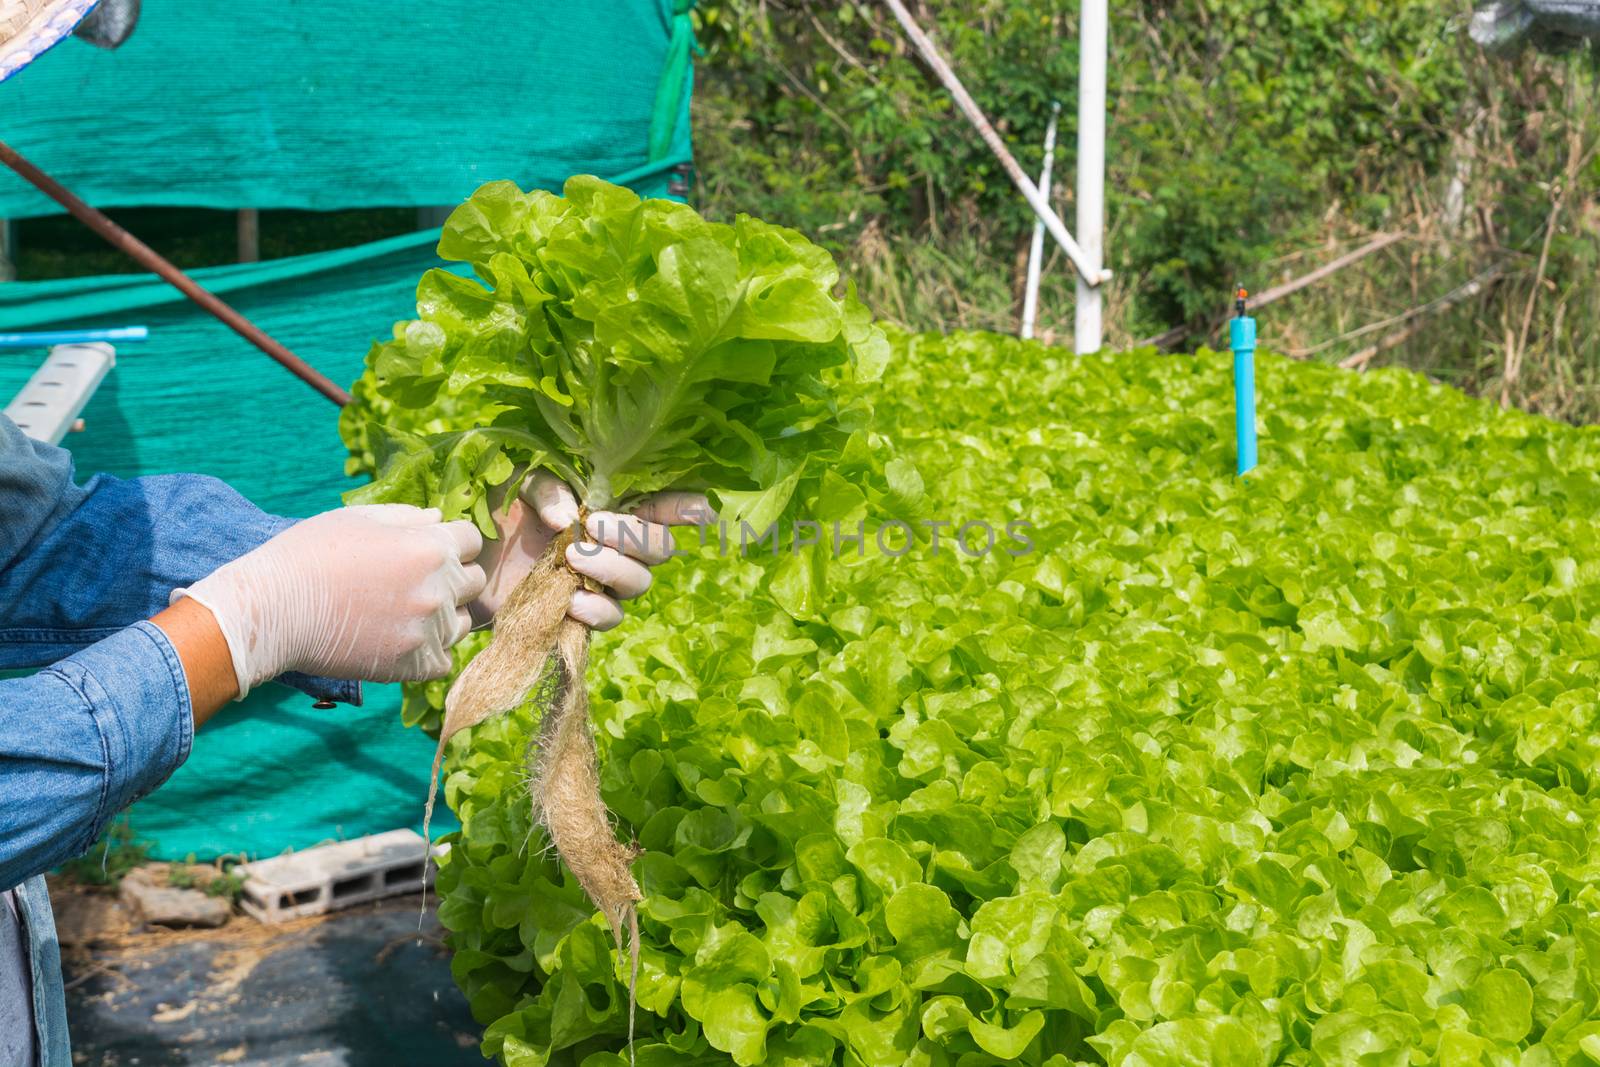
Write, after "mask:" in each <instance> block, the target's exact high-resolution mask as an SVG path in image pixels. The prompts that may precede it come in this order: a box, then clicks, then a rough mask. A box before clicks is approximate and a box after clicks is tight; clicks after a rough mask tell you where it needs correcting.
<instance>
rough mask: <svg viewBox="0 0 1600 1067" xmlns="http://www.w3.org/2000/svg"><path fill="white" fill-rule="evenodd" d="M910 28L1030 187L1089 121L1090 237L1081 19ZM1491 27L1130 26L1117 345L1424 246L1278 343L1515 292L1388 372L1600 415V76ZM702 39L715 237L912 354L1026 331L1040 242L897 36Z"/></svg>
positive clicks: (1271, 11)
mask: <svg viewBox="0 0 1600 1067" xmlns="http://www.w3.org/2000/svg"><path fill="white" fill-rule="evenodd" d="M912 7H913V10H914V12H915V13H916V14H917V15H918V17H919V18H920V19H921V21H922V22H923V24H924V25H925V26H926V27H928V28H929V29H930V31H932V32H933V33H934V36H935V37H936V38H937V39H938V40H939V42H940V43H941V46H942V47H943V48H944V50H945V51H946V53H947V54H948V55H949V56H950V57H951V59H952V63H953V65H954V67H955V68H956V70H957V71H958V73H959V74H960V75H961V76H962V78H963V79H964V81H965V83H966V85H967V87H968V89H969V90H970V91H971V92H972V94H973V95H974V97H975V98H976V99H977V100H978V102H979V104H980V105H981V106H982V107H983V108H984V109H985V111H986V113H987V114H988V115H989V116H990V117H991V118H992V119H993V120H994V121H995V123H996V126H997V127H998V128H999V129H1000V130H1001V132H1002V134H1003V135H1004V136H1005V137H1006V139H1007V141H1008V142H1009V143H1010V145H1011V147H1012V149H1013V151H1014V152H1015V154H1016V155H1017V156H1018V158H1019V159H1020V160H1021V161H1022V162H1023V164H1024V166H1025V167H1026V168H1027V169H1029V170H1031V171H1034V172H1037V169H1038V166H1039V163H1040V153H1041V148H1040V146H1041V145H1042V143H1043V139H1044V129H1045V125H1046V123H1047V121H1048V117H1049V109H1050V103H1051V101H1052V100H1057V99H1058V100H1060V101H1061V102H1062V103H1063V118H1064V123H1063V151H1062V153H1061V154H1060V155H1059V156H1058V160H1057V171H1056V173H1057V175H1058V179H1057V187H1058V203H1059V210H1060V211H1061V212H1062V214H1063V216H1064V217H1065V218H1067V219H1068V220H1069V221H1070V220H1071V219H1072V218H1073V208H1072V173H1073V165H1074V160H1073V139H1072V130H1073V126H1074V123H1075V113H1076V112H1075V108H1076V87H1077V69H1076V55H1077V53H1076V33H1077V29H1076V27H1077V4H1076V2H1074V0H952V2H941V3H937V4H934V3H923V4H920V5H918V4H913V5H912ZM1469 13H1470V5H1469V4H1468V3H1467V2H1466V0H1308V2H1304V3H1295V4H1281V3H1275V2H1271V0H1134V2H1129V3H1118V4H1114V5H1113V6H1112V11H1111V35H1112V42H1111V55H1112V62H1111V84H1110V86H1109V99H1110V116H1109V144H1108V168H1109V171H1108V190H1107V193H1108V203H1109V227H1110V228H1109V232H1108V239H1107V247H1108V264H1109V265H1110V266H1111V267H1112V268H1113V269H1115V270H1116V271H1117V272H1118V278H1117V280H1116V281H1115V282H1114V283H1113V284H1112V286H1111V287H1110V289H1109V295H1108V300H1109V304H1108V309H1109V315H1108V319H1109V337H1108V344H1109V345H1110V346H1111V347H1126V346H1127V345H1129V344H1131V343H1133V342H1135V341H1137V340H1138V339H1140V338H1145V337H1151V336H1153V335H1156V334H1159V333H1161V332H1163V331H1165V330H1167V329H1169V328H1170V327H1174V326H1177V325H1182V324H1187V325H1188V326H1190V327H1192V328H1194V331H1195V334H1194V337H1195V339H1205V338H1207V337H1208V334H1207V332H1206V330H1205V329H1204V327H1207V326H1209V325H1210V323H1211V322H1212V321H1213V316H1214V315H1215V314H1217V313H1218V312H1219V311H1220V310H1221V308H1222V306H1223V305H1224V304H1225V302H1226V295H1227V293H1228V291H1229V286H1230V284H1232V283H1233V282H1234V281H1235V280H1241V281H1244V282H1245V283H1246V284H1249V285H1250V286H1251V287H1252V288H1254V289H1258V290H1259V289H1265V288H1267V287H1268V286H1269V285H1270V284H1273V283H1276V282H1280V281H1285V280H1288V279H1289V278H1292V277H1296V276H1298V275H1300V274H1304V273H1306V272H1308V271H1310V270H1311V269H1313V268H1315V267H1316V266H1318V265H1320V264H1322V263H1325V262H1327V261H1329V260H1331V259H1333V258H1335V257H1336V256H1337V255H1338V254H1340V253H1341V252H1343V251H1346V250H1348V249H1350V248H1353V247H1355V246H1356V244H1358V243H1360V242H1361V241H1363V240H1364V239H1365V238H1366V237H1367V236H1369V235H1370V234H1372V233H1374V232H1378V231H1393V232H1403V233H1406V234H1407V235H1408V240H1406V241H1404V242H1402V243H1401V244H1399V245H1397V246H1394V247H1393V248H1391V249H1389V250H1388V251H1386V252H1385V253H1383V254H1381V255H1379V256H1375V257H1373V258H1372V259H1371V260H1369V261H1366V262H1364V263H1363V264H1362V265H1361V266H1360V267H1358V268H1354V269H1352V270H1349V271H1346V272H1344V273H1341V274H1339V275H1337V276H1335V277H1334V278H1333V279H1331V280H1329V281H1327V282H1324V283H1323V284H1321V285H1319V286H1317V287H1316V288H1314V289H1312V290H1310V291H1308V292H1307V293H1305V294H1303V295H1301V296H1297V297H1295V298H1293V299H1291V300H1288V301H1285V302H1283V303H1281V304H1278V305H1276V306H1274V307H1273V308H1272V310H1271V312H1270V313H1268V314H1265V315H1264V316H1263V323H1262V326H1263V330H1264V336H1265V337H1268V338H1269V339H1270V342H1271V343H1273V344H1275V345H1277V346H1278V347H1279V348H1280V349H1282V350H1285V351H1305V350H1312V349H1315V351H1308V352H1307V354H1308V355H1313V356H1318V357H1320V358H1325V359H1334V358H1342V357H1347V356H1350V355H1353V354H1356V353H1358V352H1360V351H1361V350H1362V349H1363V348H1364V347H1365V346H1367V345H1370V344H1372V343H1373V342H1374V341H1377V340H1379V339H1380V338H1382V337H1387V336H1389V335H1390V334H1391V333H1393V332H1395V331H1396V328H1397V326H1398V325H1403V323H1391V324H1390V325H1389V326H1388V327H1387V328H1383V329H1380V330H1379V331H1378V332H1376V333H1373V334H1359V335H1357V336H1356V337H1349V338H1347V337H1345V335H1346V334H1348V333H1350V332H1351V331H1353V330H1357V329H1359V328H1361V327H1365V326H1368V325H1369V324H1372V323H1380V324H1381V323H1384V322H1385V321H1386V320H1390V319H1393V318H1395V317H1397V316H1400V315H1402V314H1404V313H1405V312H1406V311H1408V310H1409V309H1411V308H1414V307H1417V306H1421V305H1424V304H1426V303H1427V302H1429V301H1430V300H1433V299H1435V298H1437V297H1440V296H1443V295H1445V294H1447V293H1449V292H1452V291H1453V290H1454V289H1455V288H1456V287H1457V286H1459V285H1461V284H1462V283H1464V282H1466V281H1467V280H1469V279H1472V278H1474V277H1476V276H1478V275H1479V274H1481V273H1482V272H1484V271H1485V270H1487V269H1489V268H1490V267H1498V269H1499V271H1500V273H1499V274H1497V275H1496V278H1495V280H1494V282H1493V284H1491V285H1489V286H1487V287H1486V289H1485V291H1484V292H1483V293H1482V294H1481V296H1480V297H1478V298H1476V299H1473V300H1469V301H1465V302H1463V303H1461V304H1458V305H1454V306H1453V307H1452V308H1450V309H1449V310H1447V311H1444V312H1441V313H1437V314H1430V315H1428V316H1427V317H1426V318H1425V319H1424V321H1423V323H1422V325H1423V326H1424V328H1423V329H1421V330H1419V331H1418V332H1417V333H1416V334H1414V335H1413V336H1411V337H1410V338H1409V339H1408V340H1406V341H1405V342H1404V343H1399V344H1395V345H1393V346H1391V347H1388V348H1385V349H1384V350H1383V352H1382V353H1380V354H1379V355H1378V356H1377V362H1379V363H1382V362H1386V361H1390V360H1394V361H1399V362H1402V363H1405V364H1408V365H1411V366H1415V367H1418V368H1419V369H1423V370H1425V371H1427V372H1429V373H1430V374H1433V375H1434V376H1436V377H1439V378H1443V379H1446V380H1450V381H1452V382H1455V383H1457V384H1460V385H1462V386H1463V387H1466V388H1468V389H1471V390H1474V391H1481V392H1484V393H1486V394H1488V395H1491V396H1494V397H1495V398H1496V399H1500V400H1502V401H1503V402H1506V403H1517V404H1521V405H1522V406H1525V407H1529V408H1532V409H1535V410H1539V411H1544V412H1547V413H1550V414H1554V415H1556V416H1558V417H1564V418H1569V419H1574V420H1590V419H1593V418H1594V417H1595V416H1596V415H1597V414H1600V391H1597V388H1596V381H1597V371H1600V363H1597V356H1596V353H1597V351H1600V317H1597V313H1596V310H1595V309H1596V308H1597V307H1600V283H1597V282H1596V280H1595V278H1596V268H1597V267H1600V256H1597V248H1596V241H1595V238H1594V234H1595V223H1596V221H1597V220H1600V206H1597V194H1600V169H1597V168H1596V165H1595V161H1594V146H1595V144H1596V143H1597V141H1600V126H1597V121H1600V119H1597V116H1600V107H1597V104H1600V100H1597V97H1596V91H1595V90H1596V81H1595V68H1594V62H1593V59H1592V56H1591V54H1590V53H1589V52H1587V51H1578V52H1575V53H1572V54H1569V55H1564V56H1541V55H1538V54H1534V53H1527V54H1523V55H1520V56H1514V57H1509V58H1504V59H1490V58H1488V57H1486V56H1484V55H1483V54H1481V53H1480V52H1479V50H1478V49H1477V48H1476V46H1474V45H1473V44H1472V43H1471V42H1470V40H1468V39H1467V36H1466V33H1465V21H1466V17H1467V15H1468V14H1469ZM698 17H699V19H700V39H701V41H702V43H703V44H704V45H705V48H706V56H705V57H704V59H703V60H702V61H701V64H700V73H699V76H698V80H697V83H696V93H697V104H696V106H697V114H696V139H697V143H698V145H699V150H698V151H699V160H698V167H699V174H700V179H701V187H700V190H699V194H698V195H699V196H700V198H701V204H700V206H701V207H702V209H704V210H708V211H710V212H712V213H714V214H715V213H725V212H730V211H735V210H739V211H750V212H753V213H755V214H758V215H760V216H762V217H764V218H770V219H773V220H776V221H780V222H785V223H788V224H791V225H795V226H798V227H799V228H801V229H802V230H804V231H806V232H808V233H812V234H816V235H820V237H822V238H823V239H824V240H826V241H829V242H831V245H832V247H833V249H834V251H835V252H836V253H838V254H839V255H840V256H841V258H842V259H843V261H844V262H845V265H846V273H847V275H849V276H851V277H855V278H858V279H859V280H860V281H861V284H862V289H863V295H864V296H865V298H866V299H867V300H868V302H869V303H871V304H872V305H873V306H874V308H875V310H877V311H878V312H879V313H880V314H883V315H887V316H890V317H893V318H896V319H898V320H900V321H901V322H904V323H906V324H908V325H910V326H912V327H913V328H918V329H948V328H954V327H974V326H975V327H983V328H989V329H995V330H998V331H1001V332H1015V329H1016V322H1017V318H1018V308H1019V306H1020V286H1021V277H1022V263H1023V258H1022V257H1024V256H1025V254H1026V251H1025V245H1026V241H1027V237H1028V233H1029V230H1030V227H1031V219H1030V218H1028V217H1027V214H1026V209H1025V207H1024V205H1023V204H1022V201H1021V199H1020V197H1019V196H1018V195H1017V194H1016V193H1015V192H1014V191H1013V190H1012V188H1011V186H1010V184H1009V182H1007V181H1006V179H1005V177H1004V175H1003V174H1002V173H1001V172H1000V170H999V168H998V165H997V164H996V163H995V162H994V160H993V159H992V158H991V156H990V155H989V153H988V151H987V150H986V149H985V148H984V147H983V146H982V144H981V142H980V141H979V140H978V138H977V136H976V134H974V133H973V132H972V130H971V129H970V128H969V127H968V125H967V124H966V122H965V120H964V119H963V118H962V117H961V116H960V115H959V114H958V113H956V112H955V111H954V110H953V108H952V106H951V105H950V103H949V101H948V99H947V97H946V95H945V92H944V90H943V89H942V87H940V86H939V85H938V84H937V82H936V81H934V80H933V78H932V77H931V75H930V74H929V73H928V72H927V71H926V70H925V69H924V68H923V66H922V65H921V63H920V61H919V60H918V59H917V58H916V57H915V55H914V53H913V52H911V51H910V50H909V48H908V46H907V45H906V44H905V42H904V40H903V35H902V34H901V32H900V30H899V27H898V25H897V24H896V23H895V22H894V20H893V18H892V17H891V16H890V14H889V13H888V11H887V9H886V8H884V7H883V6H882V5H879V4H874V3H865V2H862V3H856V2H844V3H831V4H830V3H819V2H813V0H707V2H704V3H702V4H701V5H700V7H699V16H698ZM1452 182H1455V183H1457V184H1458V185H1459V186H1460V188H1459V189H1458V191H1457V192H1456V193H1455V194H1452V192H1451V188H1450V187H1451V184H1452ZM1547 235H1548V236H1549V238H1550V242H1549V246H1548V250H1547V251H1546V245H1545V238H1546V236H1547ZM1542 252H1544V253H1545V254H1544V255H1541V253H1542ZM1541 260H1543V262H1542V263H1541ZM1068 270H1069V268H1068V265H1067V263H1066V262H1065V260H1064V259H1063V258H1062V257H1061V256H1059V255H1058V254H1052V256H1051V260H1050V266H1049V269H1048V271H1047V275H1046V286H1045V292H1044V300H1043V304H1042V307H1043V311H1042V315H1043V318H1042V324H1043V327H1044V330H1045V336H1047V337H1048V336H1051V335H1059V334H1061V333H1062V332H1063V331H1064V332H1065V334H1066V335H1067V336H1069V337H1070V333H1071V314H1072V313H1071V304H1072V280H1071V278H1070V277H1069V276H1068ZM1404 321H1410V320H1404ZM1211 339H1212V340H1213V341H1215V338H1214V337H1212V338H1211ZM1191 343H1192V341H1191ZM1323 346H1325V347H1323Z"/></svg>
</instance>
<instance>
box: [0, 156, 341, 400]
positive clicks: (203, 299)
mask: <svg viewBox="0 0 1600 1067" xmlns="http://www.w3.org/2000/svg"><path fill="white" fill-rule="evenodd" d="M0 163H4V164H5V165H6V166H8V167H10V168H11V169H12V170H14V171H16V172H17V173H18V174H20V175H22V177H23V178H25V179H27V180H28V181H29V182H30V183H32V184H33V185H34V186H35V187H36V188H37V189H38V190H39V191H40V192H42V193H44V194H45V195H46V196H48V197H49V198H50V199H52V200H54V201H55V202H56V203H58V204H60V205H61V206H62V207H64V208H66V209H67V210H68V211H69V212H71V213H72V214H73V216H74V217H76V218H77V219H78V221H79V222H82V223H83V224H84V225H85V226H87V227H89V229H91V230H93V231H94V232H95V233H97V234H99V235H100V236H101V237H103V238H105V240H106V242H107V243H108V244H110V245H111V246H112V247H113V248H116V249H118V250H119V251H122V252H126V253H127V254H128V255H129V256H131V257H133V259H135V260H136V261H138V263H139V264H140V265H141V266H143V267H145V268H147V269H148V270H151V271H154V272H155V273H156V274H158V275H160V276H161V277H162V278H163V279H164V280H165V281H166V282H167V283H168V284H170V285H171V286H172V287H173V288H175V289H177V290H178V291H179V292H180V293H182V294H183V295H184V296H186V297H188V298H189V299H190V300H193V301H194V302H195V303H196V304H199V305H200V306H201V307H202V308H204V309H205V310H207V311H209V312H210V313H211V314H213V315H215V316H216V317H217V318H218V319H221V320H222V322H223V323H224V324H225V325H226V326H227V327H228V328H229V329H231V330H233V332H234V333H237V334H238V335H239V336H240V337H243V338H244V339H245V340H246V341H249V342H250V343H251V344H253V345H255V346H256V347H257V348H259V349H261V351H263V352H265V353H266V354H267V355H268V356H270V357H272V358H273V359H274V360H276V361H278V362H279V363H281V364H282V365H283V366H284V368H285V369H286V370H288V371H289V373H290V374H293V375H294V376H295V377H296V378H299V379H300V380H301V381H303V382H305V383H306V384H307V385H309V386H311V388H313V389H315V390H316V391H317V392H319V393H321V394H322V395H323V396H325V397H327V398H328V399H329V400H332V401H333V402H334V403H335V404H348V403H350V394H349V393H347V392H345V391H344V390H343V389H341V388H339V387H338V386H337V385H335V384H334V383H333V382H332V381H330V380H329V379H328V377H327V376H326V375H324V374H323V373H322V372H321V371H319V370H317V369H316V368H315V367H313V366H312V365H311V364H309V363H307V362H306V361H305V360H303V359H301V358H300V357H299V356H297V355H295V354H294V353H293V352H291V351H289V350H288V349H287V348H285V347H284V346H283V345H282V344H280V343H279V342H277V341H275V340H273V339H272V338H271V337H269V336H267V334H266V333H265V332H263V331H262V330H261V328H260V327H258V326H257V325H256V324H255V323H253V322H251V321H250V320H249V319H247V318H245V317H244V316H243V315H241V314H239V313H238V312H237V311H235V310H233V308H231V307H229V306H228V305H227V304H225V303H223V302H222V301H221V300H219V299H218V298H217V297H216V296H214V295H212V294H211V293H209V292H207V291H206V290H204V289H202V288H201V287H200V286H199V285H198V284H197V283H196V282H195V280H194V279H193V278H191V277H189V276H188V275H187V274H185V273H184V272H183V271H181V270H179V269H178V268H177V267H174V266H173V265H172V264H171V263H168V262H167V261H166V260H165V259H164V258H162V256H161V255H160V254H159V253H157V252H156V250H155V249H153V248H151V247H150V246H149V245H147V244H145V243H144V242H143V241H141V240H139V239H138V238H137V237H135V236H134V235H133V234H131V233H129V232H128V231H127V230H124V229H123V228H122V227H121V226H118V225H117V224H116V223H115V222H112V221H111V220H110V219H108V218H107V217H106V216H105V215H104V214H102V213H101V212H99V211H96V210H95V209H94V208H92V207H90V206H89V205H88V204H85V203H84V202H83V201H82V200H80V199H78V197H77V196H75V195H74V194H73V193H72V192H71V191H70V190H68V189H67V188H66V187H64V186H63V185H62V184H61V183H60V182H58V181H56V180H55V179H54V178H52V177H50V176H49V175H48V174H46V173H44V171H42V170H40V169H39V168H38V167H36V166H34V165H33V164H32V163H29V162H28V161H27V160H26V159H23V158H22V157H21V156H20V155H18V154H17V151H16V149H14V148H12V147H11V146H10V145H8V144H6V143H5V142H4V141H0Z"/></svg>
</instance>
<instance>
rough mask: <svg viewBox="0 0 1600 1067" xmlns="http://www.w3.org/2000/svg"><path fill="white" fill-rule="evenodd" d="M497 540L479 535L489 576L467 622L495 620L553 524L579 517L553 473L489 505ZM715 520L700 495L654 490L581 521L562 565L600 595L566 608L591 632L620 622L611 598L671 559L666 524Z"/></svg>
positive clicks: (579, 597)
mask: <svg viewBox="0 0 1600 1067" xmlns="http://www.w3.org/2000/svg"><path fill="white" fill-rule="evenodd" d="M494 519H495V525H496V526H497V527H499V530H500V538H499V540H497V541H485V542H484V544H483V552H482V554H481V555H480V556H479V557H478V562H479V563H481V564H482V565H483V569H484V572H485V574H486V575H487V576H488V584H487V585H486V586H485V587H484V590H483V593H482V595H481V596H479V597H478V598H477V599H476V600H475V601H473V602H472V604H471V605H470V608H471V612H472V621H473V623H474V624H475V625H478V626H483V625H486V624H488V623H489V621H490V620H492V619H493V618H494V613H495V612H497V611H499V610H500V605H501V604H503V603H505V600H506V597H508V596H510V595H511V590H513V589H515V588H516V587H517V583H518V582H520V581H522V579H523V577H524V576H525V575H526V574H527V573H528V571H529V570H531V569H532V567H533V565H534V563H536V562H537V561H538V559H539V557H540V555H542V554H543V553H544V550H545V547H546V546H547V545H549V544H550V539H551V538H552V537H554V536H555V534H556V532H557V531H558V530H564V529H566V528H567V527H569V526H571V525H572V524H573V523H575V522H577V521H578V500H577V498H576V497H575V496H573V493H572V489H571V488H569V487H568V486H567V484H566V483H565V482H563V481H561V480H560V479H559V478H557V477H556V476H555V475H553V474H549V473H545V472H542V471H541V472H539V473H536V474H534V475H533V476H532V477H530V478H529V479H528V480H527V481H526V482H524V483H523V485H522V489H521V491H520V492H519V493H518V494H517V499H515V500H513V501H512V502H511V505H510V507H509V508H506V507H503V506H497V507H495V509H494ZM714 521H716V514H715V513H714V512H713V511H712V510H711V505H710V504H709V503H708V502H707V501H706V498H705V496H704V495H702V494H700V493H676V492H673V493H656V494H655V495H654V496H651V497H648V498H646V499H645V500H644V501H643V502H642V503H640V504H639V505H638V506H637V507H635V508H634V509H633V512H632V514H628V515H620V514H617V513H616V512H609V511H597V512H594V513H592V514H591V515H590V516H589V517H588V520H587V521H586V522H585V523H584V529H585V531H586V532H587V533H588V535H589V537H590V538H592V539H593V540H592V541H587V542H584V543H581V544H573V545H570V546H568V548H567V563H568V564H569V565H570V566H571V567H572V569H573V570H575V571H577V572H578V573H579V574H581V575H583V576H584V577H586V578H593V579H594V580H595V581H596V582H598V583H600V585H602V586H604V587H605V589H606V593H591V592H589V591H588V590H587V589H579V590H578V591H577V592H576V593H574V594H572V606H571V607H570V608H568V609H567V614H568V615H570V616H571V617H572V618H574V619H577V620H578V621H579V622H581V623H583V624H584V625H586V626H588V627H590V628H591V629H595V630H609V629H611V628H612V627H613V626H616V625H617V624H618V623H620V622H621V621H622V607H621V606H620V605H619V604H618V603H617V601H618V600H630V599H632V598H633V597H636V596H639V595H640V594H641V593H643V592H644V591H645V590H646V589H649V588H650V568H651V567H653V566H655V565H656V564H658V563H663V562H665V561H666V560H667V559H669V558H671V555H672V550H673V540H672V531H671V530H669V529H668V527H669V526H696V525H704V524H707V523H710V522H714Z"/></svg>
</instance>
